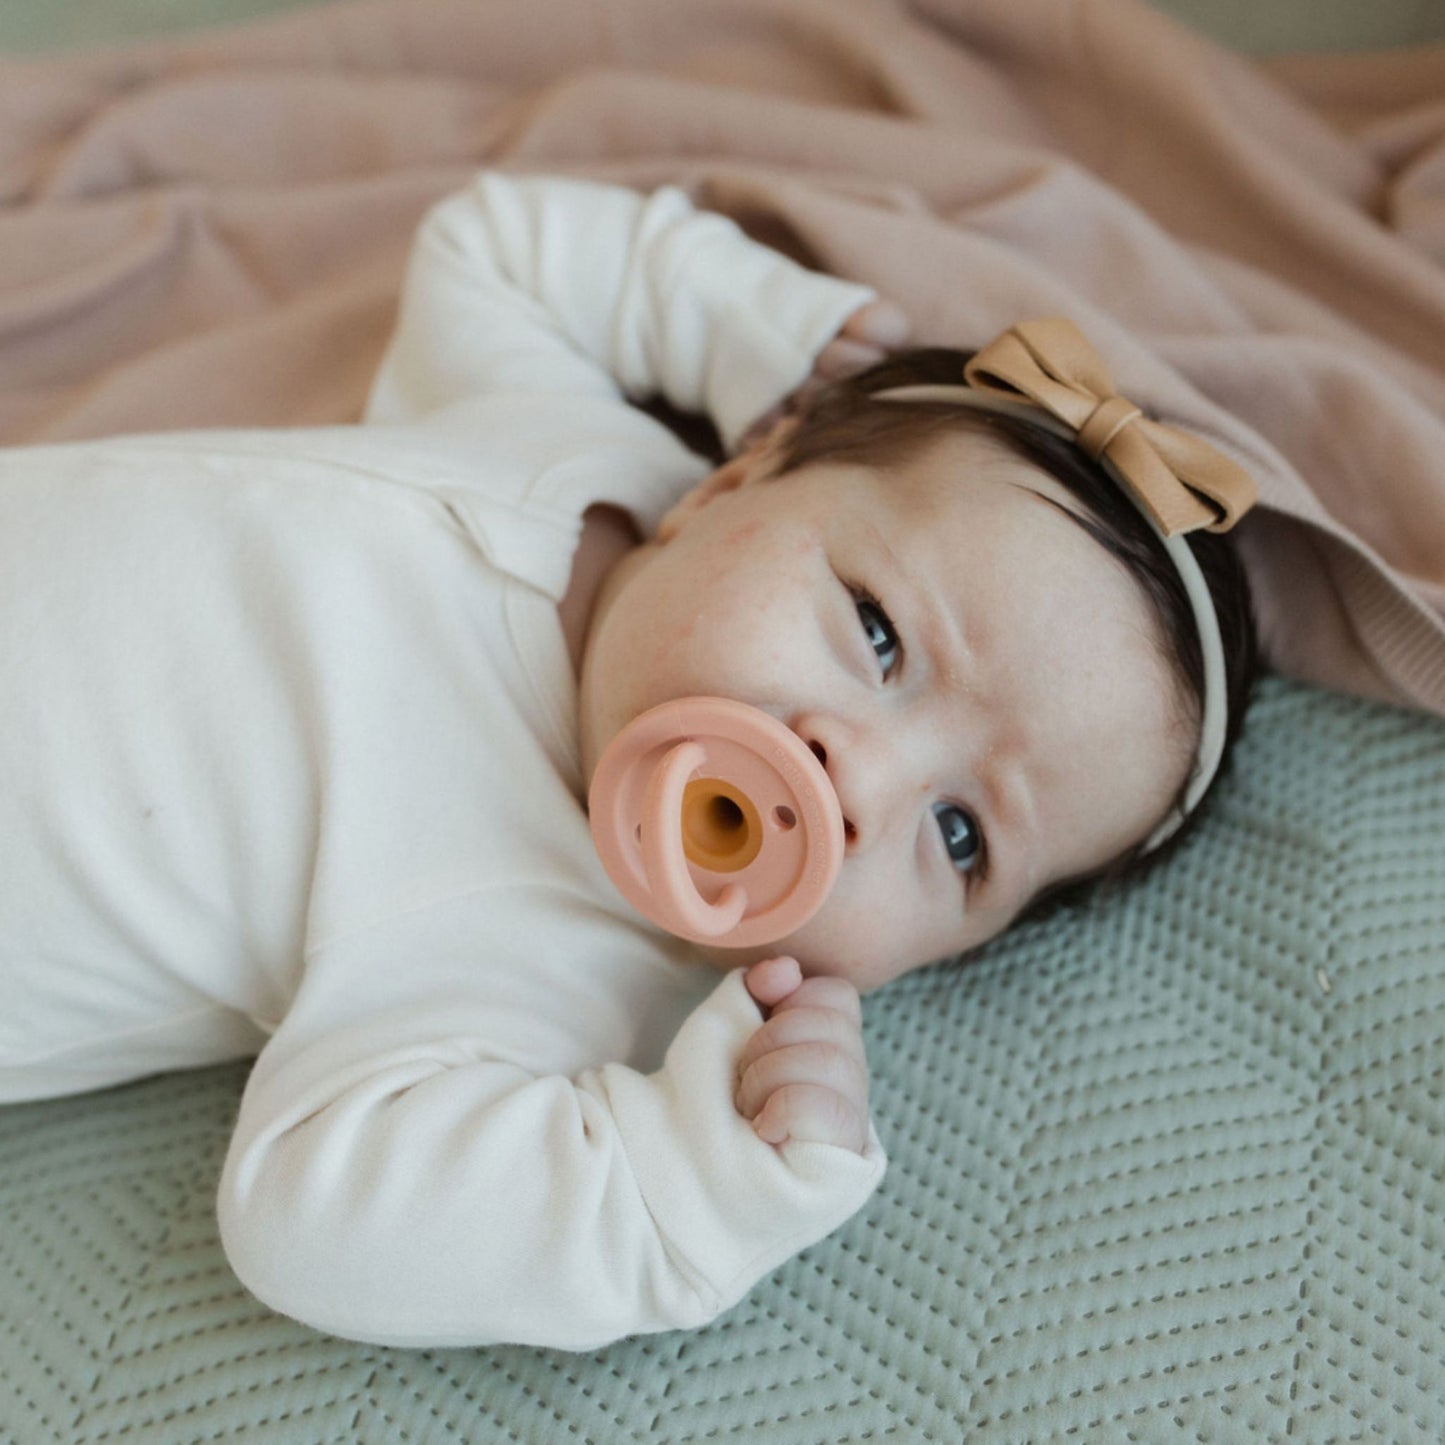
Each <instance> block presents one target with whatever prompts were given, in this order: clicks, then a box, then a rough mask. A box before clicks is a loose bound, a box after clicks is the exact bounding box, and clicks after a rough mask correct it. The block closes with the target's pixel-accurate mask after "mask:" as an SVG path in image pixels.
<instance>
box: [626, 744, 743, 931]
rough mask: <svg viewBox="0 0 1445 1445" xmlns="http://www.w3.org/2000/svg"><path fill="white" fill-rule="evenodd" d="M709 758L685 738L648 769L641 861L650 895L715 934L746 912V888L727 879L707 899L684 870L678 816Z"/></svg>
mask: <svg viewBox="0 0 1445 1445" xmlns="http://www.w3.org/2000/svg"><path fill="white" fill-rule="evenodd" d="M706 761H707V751H706V749H704V748H703V747H702V745H701V744H699V743H696V742H694V741H692V740H691V739H687V740H685V741H683V742H680V743H678V745H677V746H676V747H675V748H672V749H671V750H670V751H669V752H668V754H667V756H666V757H665V758H664V759H663V760H662V762H661V763H659V764H658V765H657V767H655V768H654V769H653V770H652V776H651V777H650V778H649V779H648V780H647V791H646V793H645V794H644V796H643V800H642V837H641V839H640V846H641V851H642V863H643V867H644V869H645V870H646V873H647V885H648V887H649V888H650V889H651V890H652V893H653V896H654V897H655V898H657V899H658V900H659V902H661V903H662V904H663V905H664V906H665V907H666V908H667V909H669V910H670V911H671V912H672V914H673V916H674V918H675V919H676V920H677V921H679V922H681V923H683V924H685V925H686V927H688V928H690V929H692V930H693V931H694V932H695V933H697V934H699V935H701V936H702V937H705V938H719V937H721V936H722V935H723V934H724V933H728V932H730V931H731V930H732V929H734V928H736V927H737V925H738V923H739V921H740V920H741V919H742V916H743V914H744V913H745V912H747V907H748V895H747V890H746V889H745V888H744V887H742V885H741V884H738V883H729V884H728V885H727V886H726V887H725V888H724V889H723V890H722V892H721V893H719V894H718V899H717V902H716V903H709V902H708V901H707V900H706V899H705V898H704V897H703V896H702V894H701V893H699V892H698V891H697V885H696V884H695V883H694V882H693V881H692V875H691V873H689V872H688V867H687V855H686V853H685V852H684V851H683V846H682V836H681V832H680V830H679V829H678V827H677V819H678V818H679V817H680V816H681V813H682V795H683V790H684V788H685V787H686V786H687V782H688V779H689V778H690V777H691V776H692V774H693V773H694V772H695V771H696V770H697V769H698V768H699V767H701V766H702V764H703V763H705V762H706Z"/></svg>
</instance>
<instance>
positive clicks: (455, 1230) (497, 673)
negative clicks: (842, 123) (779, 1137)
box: [0, 172, 884, 1349]
mask: <svg viewBox="0 0 1445 1445" xmlns="http://www.w3.org/2000/svg"><path fill="white" fill-rule="evenodd" d="M874 296H875V293H874V292H873V291H871V290H870V289H868V288H866V287H862V286H856V285H851V284H849V283H845V282H842V281H839V280H836V279H833V278H829V277H826V276H820V275H817V274H814V273H811V272H808V271H806V270H804V269H803V268H801V267H799V266H796V265H795V264H793V263H792V262H791V261H789V260H788V259H787V258H785V257H783V256H781V255H779V254H778V253H777V252H774V251H772V250H770V249H768V248H766V247H764V246H761V245H759V244H757V243H754V242H752V241H751V240H749V238H748V237H747V236H746V235H744V234H743V232H742V231H741V230H739V229H738V227H737V226H735V225H734V224H733V223H732V222H731V221H730V220H728V219H726V218H724V217H721V216H717V215H710V214H707V213H701V212H697V211H695V210H694V209H693V207H692V206H691V204H690V202H689V201H688V199H687V198H686V196H685V195H684V194H683V193H682V192H680V191H678V190H676V189H672V188H665V189H663V190H660V191H658V192H657V193H655V194H654V195H652V196H650V197H649V196H643V195H639V194H637V193H635V192H633V191H629V190H624V189H620V188H614V187H608V186H600V185H594V184H589V183H584V182H578V181H568V180H560V179H554V178H545V179H544V178H508V177H504V176H502V175H500V174H497V173H489V172H484V173H483V174H482V175H481V176H480V177H479V178H478V179H477V181H476V182H475V184H474V185H472V186H471V187H469V188H468V189H467V190H465V191H463V192H461V193H460V194H458V195H456V196H453V197H451V198H450V199H448V200H447V201H445V202H443V203H442V204H441V205H440V206H438V207H437V208H436V209H435V210H434V211H433V212H432V213H431V215H430V216H429V217H428V218H427V221H426V223H425V225H424V226H423V228H422V230H421V233H420V235H419V237H418V241H417V245H416V248H415V251H414V253H413V257H412V261H411V265H410V269H409V272H408V277H407V283H406V289H405V293H404V297H403V303H402V312H401V318H400V323H399V327H398V331H397V335H396V337H395V338H394V340H393V342H392V346H391V349H390V351H389V352H388V354H387V357H386V359H385V361H384V363H383V365H382V368H381V371H380V373H379V375H378V377H377V380H376V384H375V387H374V390H373V393H372V397H371V401H370V405H369V408H368V414H367V420H368V422H369V423H371V424H370V425H368V426H365V427H360V428H357V427H336V428H326V429H314V430H304V431H244V432H242V431H212V432H191V433H184V434H169V435H158V436H141V437H131V438H124V439H117V440H110V441H103V442H95V443H83V444H76V445H65V446H53V447H34V448H17V449H10V450H8V451H0V699H3V701H0V707H3V710H4V712H3V720H4V722H3V727H0V810H3V811H0V1101H5V1100H18V1099H29V1098H38V1097H44V1096H46V1095H52V1094H59V1093H68V1092H75V1091H78V1090H84V1089H92V1088H99V1087H103V1086H106V1085H110V1084H115V1083H119V1082H122V1081H125V1080H127V1079H132V1078H136V1077H138V1076H140V1075H143V1074H147V1073H154V1072H156V1071H158V1070H163V1069H173V1068H185V1067H192V1066H196V1065H201V1064H208V1063H214V1062H217V1061H220V1060H223V1059H227V1058H234V1057H239V1056H245V1055H248V1054H251V1053H255V1052H256V1051H257V1050H259V1051H260V1054H259V1058H258V1059H257V1062H256V1065H255V1068H254V1071H253V1073H252V1075H251V1078H250V1080H249V1082H248V1085H247V1088H246V1092H245V1096H244V1099H243V1102H242V1106H241V1113H240V1118H239V1122H238V1124H237V1128H236V1131H235V1136H234V1138H233V1140H232V1144H231V1149H230V1152H229V1155H228V1158H227V1161H226V1166H225V1170H224V1174H223V1177H222V1181H221V1189H220V1200H219V1210H220V1221H221V1231H222V1239H223V1242H224V1245H225V1248H226V1251H227V1254H228V1256H229V1257H230V1259H231V1262H232V1264H233V1266H234V1267H235V1269H236V1272H237V1274H238V1275H239V1276H240V1278H241V1279H242V1280H243V1282H245V1283H246V1284H247V1285H248V1286H249V1287H250V1288H251V1289H252V1290H253V1291H254V1292H255V1293H256V1294H257V1295H259V1296H260V1297H261V1298H262V1299H263V1300H265V1301H267V1302H268V1303H270V1304H271V1305H273V1306H274V1307H275V1308H276V1309H278V1310H280V1311H282V1312H284V1313H286V1314H289V1315H292V1316H295V1317H296V1318H298V1319H301V1320H304V1321H306V1322H307V1323H309V1324H312V1325H314V1326H316V1327H317V1328H319V1329H322V1330H326V1331H328V1332H330V1333H334V1334H338V1335H344V1336H348V1337H351V1338H355V1339H363V1340H369V1341H376V1342H379V1343H385V1344H400V1345H445V1344H480V1343H487V1342H492V1341H501V1340H506V1341H516V1342H523V1343H537V1344H545V1345H552V1346H557V1347H561V1348H566V1349H590V1348H594V1347H596V1346H598V1345H601V1344H604V1343H606V1342H607V1341H610V1340H613V1339H616V1338H619V1337H621V1336H624V1335H628V1334H634V1333H638V1332H643V1331H652V1330H663V1329H672V1328H678V1327H684V1326H692V1325H697V1324H701V1323H703V1322H705V1321H706V1320H708V1319H710V1318H712V1317H713V1316H714V1315H716V1314H718V1313H719V1312H720V1311H722V1310H725V1309H727V1308H729V1307H730V1306H731V1305H733V1304H734V1303H735V1302H736V1301H737V1300H738V1299H740V1298H741V1296H742V1295H743V1294H744V1293H745V1292H746V1291H747V1290H748V1288H749V1287H750V1286H751V1285H752V1284H753V1283H754V1282H755V1281H756V1280H757V1279H759V1278H760V1277H761V1276H762V1275H764V1274H765V1273H767V1272H768V1271H770V1270H771V1269H773V1268H774V1267H775V1266H776V1265H778V1264H779V1263H780V1262H782V1261H783V1260H784V1259H786V1258H787V1257H788V1256H789V1255H791V1254H792V1253H794V1252H795V1251H797V1250H798V1249H800V1248H802V1247H803V1246H805V1245H807V1244H809V1243H811V1242H813V1241H815V1240H817V1239H819V1238H821V1237H822V1236H823V1235H825V1234H826V1233H828V1232H829V1231H830V1230H832V1229H833V1228H835V1227H836V1226H837V1225H838V1224H839V1223H841V1222H842V1221H843V1220H844V1219H846V1218H847V1217H848V1216H849V1215H850V1214H852V1213H853V1212H854V1211H855V1210H856V1209H858V1208H859V1206H860V1205H861V1204H862V1203H863V1202H864V1200H865V1199H866V1198H867V1197H868V1195H869V1193H870V1192H871V1191H872V1189H873V1188H874V1187H875V1185H876V1184H877V1182H878V1180H879V1178H880V1177H881V1174H882V1171H883V1167H884V1160H883V1154H882V1150H881V1148H880V1147H879V1143H878V1140H877V1137H876V1135H873V1136H872V1138H871V1141H870V1146H869V1149H868V1152H867V1154H866V1156H864V1157H860V1156H858V1155H856V1154H853V1153H851V1152H850V1151H847V1150H843V1149H837V1148H833V1147H831V1146H827V1145H817V1144H796V1143H793V1144H788V1145H786V1146H784V1147H783V1148H782V1149H781V1150H779V1149H775V1148H773V1147H772V1146H770V1145H768V1144H765V1143H763V1142H762V1141H760V1140H759V1139H757V1137H756V1136H755V1135H754V1134H753V1132H752V1129H751V1127H750V1125H749V1124H748V1123H747V1121H745V1120H743V1119H742V1118H740V1117H739V1116H738V1114H737V1113H736V1111H735V1109H734V1107H733V1103H732V1091H733V1061H734V1060H735V1058H736V1056H737V1054H738V1051H739V1050H740V1048H741V1047H742V1045H743V1043H744V1042H745V1041H746V1039H747V1038H748V1037H749V1036H750V1035H751V1034H752V1032H753V1031H754V1030H755V1029H756V1028H757V1026H758V1024H759V1022H760V1014H759V1011H758V1009H757V1007H756V1006H755V1005H754V1004H753V1002H752V1000H751V999H750V998H749V997H748V995H747V992H746V989H745V988H744V987H743V984H742V976H741V973H740V972H734V973H731V974H728V975H726V976H723V977H722V978H721V980H720V979H719V975H718V974H717V973H716V972H715V971H714V970H713V969H711V968H710V967H708V966H707V965H705V964H702V963H700V962H698V961H697V960H696V959H695V958H693V957H692V955H691V954H690V952H689V950H688V949H687V947H686V946H685V945H683V944H681V943H679V942H678V941H677V940H674V939H671V938H669V937H668V936H666V935H664V934H662V933H661V932H659V931H658V930H657V929H655V928H653V927H652V926H651V925H649V924H647V923H646V922H645V921H644V920H642V919H641V918H640V917H639V916H638V915H636V914H635V913H634V912H633V911H632V910H631V909H630V908H629V907H628V906H627V905H626V904H625V903H624V902H623V901H622V899H621V898H620V896H619V895H618V894H617V893H616V891H615V889H614V888H613V886H612V884H611V883H610V881H609V880H608V879H607V877H606V875H605V873H604V872H603V871H602V868H601V865H600V863H599V862H598V860H597V858H596V856H595V853H594V851H593V848H592V844H591V839H590V836H589V834H588V830H587V819H586V814H585V811H584V807H583V797H582V791H583V790H582V779H581V774H580V764H579V758H578V744H577V722H576V703H577V699H576V682H575V678H574V675H573V671H572V666H571V663H570V659H569V657H568V653H567V648H566V644H565V640H564V638H563V634H562V629H561V624H560V620H559V616H558V612H557V603H558V602H559V600H560V599H561V597H562V596H563V594H564V592H565V590H566V586H567V581H568V578H569V575H570V571H571V563H572V557H573V553H574V551H575V549H576V545H577V542H578V539H579V536H580V531H581V518H582V514H583V512H584V511H585V510H586V509H587V507H588V506H590V505H592V504H593V503H596V502H611V503H614V504H616V505H619V506H622V507H625V508H627V509H628V510H629V511H630V512H631V513H632V514H633V515H634V517H635V518H636V519H637V521H638V523H639V525H640V526H641V527H642V528H643V529H644V531H650V530H651V529H652V528H653V527H655V525H656V522H657V520H658V518H659V517H660V516H661V515H662V513H663V512H664V511H665V510H666V509H667V508H668V507H669V506H670V505H671V504H672V502H674V501H675V500H676V499H677V497H678V496H679V495H681V494H682V492H684V491H685V490H686V489H687V488H688V487H689V486H691V485H692V484H694V483H695V482H697V481H698V480H700V479H701V478H702V477H703V476H705V475H706V474H707V472H708V470H709V464H708V463H707V462H706V461H705V460H704V459H702V458H700V457H698V456H696V455H695V454H693V453H692V452H690V451H689V450H688V449H687V448H685V447H684V446H683V445H682V444H681V442H679V441H678V440H677V438H676V437H675V436H674V435H673V433H672V432H670V431H669V430H668V429H667V428H666V427H665V426H663V425H662V424H661V423H659V422H657V421H655V420H654V419H652V418H651V417H649V416H647V415H646V414H645V413H644V412H642V411H640V410H638V409H637V408H636V407H634V406H631V405H629V404H628V401H629V399H631V400H633V401H639V400H644V399H646V398H647V397H649V396H652V395H657V394H661V395H662V396H665V397H666V399H667V400H668V401H669V402H671V403H672V404H673V405H674V406H676V407H678V408H681V409H683V410H686V411H700V412H706V413H708V414H710V415H711V416H712V417H713V419H714V420H715V422H716V423H717V425H718V427H719V431H720V433H721V435H722V437H723V439H724V441H725V443H727V445H728V447H729V450H731V449H732V448H733V447H734V446H735V444H736V442H737V440H738V438H739V437H740V435H741V434H742V432H743V431H744V430H745V428H746V427H747V426H748V425H749V424H750V423H751V422H752V421H753V420H754V419H755V418H756V417H757V416H758V415H759V414H760V413H762V412H763V411H765V410H767V408H768V407H769V406H771V405H772V404H773V403H774V402H775V401H776V400H777V399H778V398H779V397H780V396H782V395H784V394H786V393H787V392H788V391H789V390H790V389H791V388H792V387H794V386H795V385H797V384H798V383H799V382H800V381H801V380H802V379H803V377H804V376H806V374H807V373H808V371H809V369H810V367H811V364H812V360H813V357H814V356H815V355H816V353H817V351H818V350H819V349H820V348H821V347H822V346H823V345H824V344H825V343H826V342H827V341H828V340H829V339H830V338H831V337H832V335H833V334H834V333H835V332H836V331H837V329H838V328H839V326H841V324H842V323H843V321H844V320H845V319H846V318H847V317H848V316H849V315H850V314H851V313H852V312H853V311H854V310H855V309H856V308H857V307H858V306H860V305H862V304H863V303H865V302H866V301H869V300H872V299H874ZM870 1132H871V1131H870Z"/></svg>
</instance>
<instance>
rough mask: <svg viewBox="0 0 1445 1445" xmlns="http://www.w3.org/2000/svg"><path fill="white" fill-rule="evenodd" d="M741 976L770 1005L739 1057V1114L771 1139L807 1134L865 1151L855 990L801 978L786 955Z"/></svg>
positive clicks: (834, 981) (841, 982) (863, 1072)
mask: <svg viewBox="0 0 1445 1445" xmlns="http://www.w3.org/2000/svg"><path fill="white" fill-rule="evenodd" d="M744 981H745V982H746V984H747V987H748V992H749V993H750V994H752V996H753V998H754V999H756V1000H757V1002H758V1003H760V1004H762V1005H763V1007H764V1008H766V1009H769V1010H770V1012H769V1015H768V1020H767V1022H766V1023H764V1024H763V1025H762V1027H761V1028H759V1029H758V1030H757V1032H756V1033H754V1034H753V1036H752V1038H750V1039H749V1040H748V1041H747V1043H746V1044H745V1045H744V1046H743V1051H742V1053H741V1054H740V1055H739V1057H738V1065H737V1080H738V1084H737V1091H736V1094H735V1096H734V1102H735V1103H736V1105H737V1110H738V1113H740V1114H741V1115H742V1116H743V1118H745V1119H751V1120H752V1121H753V1128H754V1130H755V1131H756V1132H757V1135H758V1137H759V1138H760V1139H765V1140H767V1142H768V1143H769V1144H782V1143H784V1142H786V1141H787V1140H789V1139H806V1140H810V1141H812V1142H813V1143H817V1144H836V1145H838V1146H839V1147H840V1148H843V1149H852V1150H853V1151H854V1152H855V1153H858V1154H862V1153H863V1152H864V1151H865V1150H866V1148H867V1146H868V1058H867V1055H866V1054H865V1052H864V1049H863V1011H862V1008H861V1007H860V1005H859V1003H858V990H857V989H856V988H854V987H853V985H852V984H851V983H849V982H848V981H847V980H846V979H841V978H826V977H817V978H808V979H805V978H804V977H803V971H802V969H801V968H799V967H798V964H797V962H796V960H794V959H791V958H770V959H767V960H766V961H765V962H763V963H755V964H754V965H753V966H752V967H751V968H750V969H749V970H748V971H747V975H746V977H745V979H744Z"/></svg>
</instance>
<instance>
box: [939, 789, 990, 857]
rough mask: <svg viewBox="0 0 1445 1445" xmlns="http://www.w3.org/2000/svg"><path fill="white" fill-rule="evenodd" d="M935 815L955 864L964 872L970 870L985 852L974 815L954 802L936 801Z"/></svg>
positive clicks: (945, 844)
mask: <svg viewBox="0 0 1445 1445" xmlns="http://www.w3.org/2000/svg"><path fill="white" fill-rule="evenodd" d="M933 816H934V817H935V818H937V819H938V826H939V828H940V829H942V831H943V842H944V846H945V847H946V848H947V849H948V856H949V857H950V858H951V859H952V860H953V863H954V866H955V867H956V868H958V870H959V871H960V872H963V873H966V872H968V871H970V870H971V869H972V868H973V866H974V864H975V863H977V862H978V859H979V855H980V854H981V853H982V852H983V835H982V834H981V833H980V832H979V829H978V824H977V823H976V822H974V820H973V815H972V814H971V813H966V812H964V810H963V809H962V808H959V807H956V806H955V805H954V804H952V803H935V804H934V805H933Z"/></svg>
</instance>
